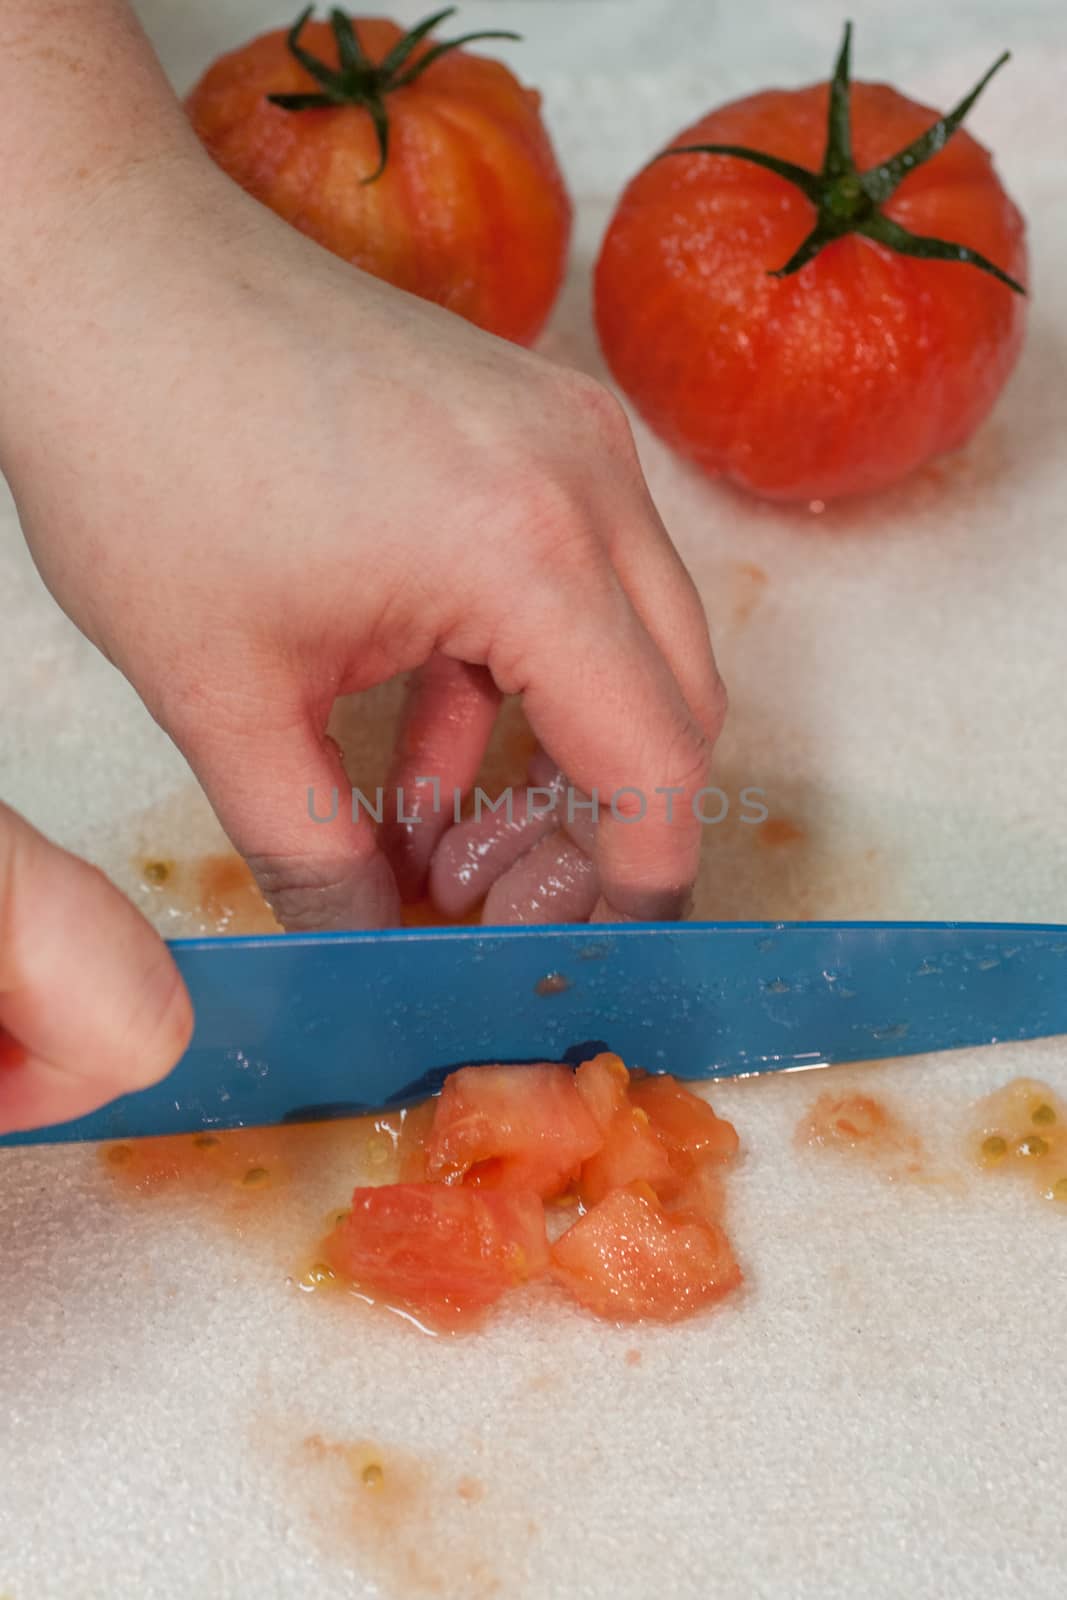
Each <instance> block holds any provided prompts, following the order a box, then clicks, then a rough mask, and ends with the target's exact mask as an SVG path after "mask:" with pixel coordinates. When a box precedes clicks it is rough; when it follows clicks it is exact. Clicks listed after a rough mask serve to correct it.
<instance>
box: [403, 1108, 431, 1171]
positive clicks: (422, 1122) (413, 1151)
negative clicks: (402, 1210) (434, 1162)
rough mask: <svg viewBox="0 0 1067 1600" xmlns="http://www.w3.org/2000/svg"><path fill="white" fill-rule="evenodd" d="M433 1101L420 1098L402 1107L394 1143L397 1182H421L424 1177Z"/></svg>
mask: <svg viewBox="0 0 1067 1600" xmlns="http://www.w3.org/2000/svg"><path fill="white" fill-rule="evenodd" d="M433 1116H434V1101H433V1100H420V1101H419V1103H418V1105H414V1106H406V1107H405V1108H404V1114H403V1120H402V1122H401V1124H400V1135H399V1137H398V1139H397V1143H396V1178H397V1182H398V1183H423V1182H425V1179H426V1141H427V1139H428V1138H429V1136H430V1129H431V1128H432V1127H433Z"/></svg>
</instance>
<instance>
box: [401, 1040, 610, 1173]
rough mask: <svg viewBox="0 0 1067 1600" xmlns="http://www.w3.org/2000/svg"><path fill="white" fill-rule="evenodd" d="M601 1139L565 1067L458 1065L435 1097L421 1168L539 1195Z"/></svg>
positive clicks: (591, 1151) (578, 1165) (573, 1169)
mask: <svg viewBox="0 0 1067 1600" xmlns="http://www.w3.org/2000/svg"><path fill="white" fill-rule="evenodd" d="M602 1142H603V1140H602V1135H601V1133H600V1130H599V1129H598V1127H597V1125H596V1123H595V1121H594V1120H593V1117H592V1116H591V1114H590V1112H589V1111H588V1110H587V1108H586V1105H585V1102H584V1100H583V1099H582V1097H581V1095H580V1094H579V1093H578V1089H577V1087H576V1085H575V1081H574V1073H573V1072H572V1071H571V1069H570V1068H569V1067H555V1066H531V1067H462V1068H461V1069H460V1070H459V1072H454V1073H453V1074H452V1076H451V1077H450V1078H448V1079H446V1081H445V1086H444V1088H443V1089H442V1091H441V1095H440V1098H439V1099H438V1101H437V1106H436V1110H435V1113H434V1121H433V1129H432V1132H431V1134H430V1139H429V1142H428V1144H427V1148H426V1172H427V1175H428V1176H429V1177H431V1178H444V1179H449V1178H460V1177H462V1178H463V1179H464V1180H465V1181H466V1182H467V1183H473V1184H478V1185H481V1186H483V1187H486V1188H501V1189H532V1190H534V1192H535V1193H536V1194H539V1195H540V1196H541V1197H542V1198H543V1199H546V1200H547V1199H550V1198H552V1197H553V1196H554V1195H558V1194H561V1193H562V1192H563V1190H564V1189H566V1188H567V1187H568V1186H569V1185H570V1184H571V1183H573V1182H574V1180H575V1179H576V1178H577V1176H578V1172H579V1170H580V1168H581V1165H582V1162H583V1161H586V1160H588V1158H589V1157H590V1156H591V1155H593V1154H595V1152H596V1151H597V1150H599V1148H600V1146H601V1143H602Z"/></svg>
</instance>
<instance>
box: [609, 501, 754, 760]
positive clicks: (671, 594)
mask: <svg viewBox="0 0 1067 1600" xmlns="http://www.w3.org/2000/svg"><path fill="white" fill-rule="evenodd" d="M641 495H642V498H643V500H644V508H645V512H646V516H645V517H643V518H634V517H633V516H632V515H630V516H623V517H620V518H619V520H618V521H617V522H615V523H613V524H612V525H611V527H610V529H609V533H608V540H607V544H608V550H609V552H610V554H611V557H612V560H613V561H614V564H615V570H616V572H617V573H618V575H619V580H620V582H621V583H622V585H623V588H624V589H625V590H626V593H627V595H628V596H629V599H630V603H631V605H632V606H633V608H634V610H635V612H636V613H637V615H638V616H639V617H640V619H641V621H642V622H643V623H644V625H645V628H646V629H647V630H648V633H649V635H650V637H651V638H652V639H653V641H654V642H655V644H656V645H657V646H658V648H659V651H660V654H661V655H662V656H663V658H664V660H665V661H666V663H667V665H668V666H669V667H670V669H671V671H672V672H673V674H674V676H675V678H676V679H677V681H678V684H679V685H680V687H681V690H682V693H683V694H684V696H685V699H686V702H687V704H688V706H689V709H690V710H691V711H692V713H693V715H694V717H695V718H696V720H697V722H698V723H699V724H700V727H701V729H702V730H703V732H704V736H705V738H706V739H707V740H708V745H709V748H710V747H714V745H715V741H716V740H717V739H718V737H719V734H720V733H721V732H722V726H723V722H724V720H725V717H726V690H725V687H724V685H723V682H722V679H721V678H720V677H719V669H718V667H717V666H716V664H715V653H714V650H713V649H712V643H711V634H710V633H709V631H708V619H707V614H706V612H705V610H704V604H703V601H702V600H701V598H700V595H699V593H698V591H697V587H696V585H695V583H694V582H693V580H692V578H691V577H690V575H689V572H688V569H687V568H686V566H685V563H684V562H683V560H682V558H681V556H680V555H679V554H678V551H677V550H676V549H675V547H674V544H673V542H672V540H671V537H670V534H669V533H668V532H667V529H666V528H665V527H664V524H663V520H662V518H661V517H660V514H659V512H658V511H657V510H656V507H655V505H654V503H653V501H652V498H651V496H650V495H649V493H648V489H647V487H646V486H645V484H644V480H643V479H642V480H641Z"/></svg>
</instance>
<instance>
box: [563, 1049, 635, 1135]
mask: <svg viewBox="0 0 1067 1600" xmlns="http://www.w3.org/2000/svg"><path fill="white" fill-rule="evenodd" d="M629 1082H630V1074H629V1073H628V1072H627V1070H626V1068H625V1066H624V1065H623V1063H622V1060H621V1059H620V1057H619V1056H615V1055H611V1054H610V1052H608V1051H604V1052H603V1053H602V1054H601V1055H599V1056H593V1058H592V1060H590V1061H583V1062H582V1064H581V1066H580V1067H579V1068H578V1071H577V1072H576V1073H575V1074H574V1083H575V1087H576V1088H577V1090H578V1093H579V1094H580V1095H581V1097H582V1099H583V1100H584V1102H585V1104H586V1106H587V1108H588V1110H589V1113H590V1115H591V1116H592V1118H593V1121H594V1122H595V1123H596V1125H597V1127H598V1128H599V1129H600V1130H601V1132H602V1133H606V1132H607V1130H608V1127H609V1125H610V1124H611V1122H612V1121H613V1120H614V1117H615V1114H616V1112H618V1111H621V1110H622V1108H623V1106H624V1105H625V1104H626V1090H627V1087H628V1085H629Z"/></svg>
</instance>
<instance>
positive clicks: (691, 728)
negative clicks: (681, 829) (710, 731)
mask: <svg viewBox="0 0 1067 1600" xmlns="http://www.w3.org/2000/svg"><path fill="white" fill-rule="evenodd" d="M710 763H711V740H710V739H709V738H708V736H707V734H705V733H704V732H703V731H702V729H700V728H698V727H696V726H695V725H693V724H689V725H687V726H686V727H684V728H680V729H679V730H678V731H677V732H676V733H675V734H674V736H673V738H672V739H671V741H670V744H669V745H668V747H667V753H666V756H665V759H664V772H665V778H664V781H665V783H666V784H669V785H670V786H671V787H673V788H679V789H682V790H684V791H685V793H686V794H693V793H695V792H696V791H697V790H698V789H700V788H701V787H702V786H703V785H704V784H705V783H706V782H707V776H708V767H709V765H710Z"/></svg>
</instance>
